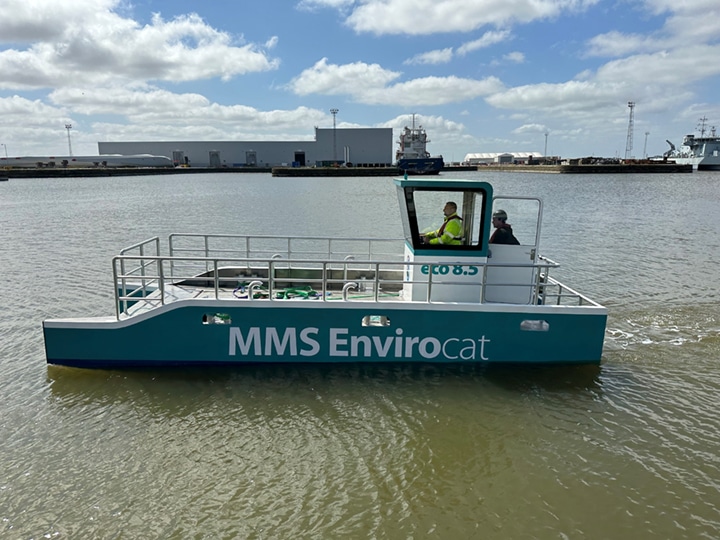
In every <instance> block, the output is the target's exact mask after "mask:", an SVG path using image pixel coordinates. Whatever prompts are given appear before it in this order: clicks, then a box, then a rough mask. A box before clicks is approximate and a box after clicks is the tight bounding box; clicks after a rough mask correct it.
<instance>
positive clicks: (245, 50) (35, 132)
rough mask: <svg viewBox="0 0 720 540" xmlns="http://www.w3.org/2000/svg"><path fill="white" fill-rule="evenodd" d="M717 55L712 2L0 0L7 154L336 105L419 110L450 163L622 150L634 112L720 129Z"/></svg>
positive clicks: (80, 147) (315, 121) (341, 121)
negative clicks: (482, 155)
mask: <svg viewBox="0 0 720 540" xmlns="http://www.w3.org/2000/svg"><path fill="white" fill-rule="evenodd" d="M719 59H720V1H718V0H692V1H690V0H358V1H354V0H233V1H231V2H215V1H207V2H196V1H195V2H191V1H189V0H172V1H170V0H134V1H129V0H128V1H126V0H2V2H0V155H3V153H7V154H8V155H9V156H31V155H32V156H43V155H68V154H69V153H70V149H72V153H73V154H74V155H76V156H78V155H97V154H98V145H97V143H98V142H100V141H172V140H178V141H180V140H184V141H232V140H237V141H261V140H262V141H274V140H278V141H279V140H312V139H313V138H314V129H315V127H320V128H332V126H333V115H332V113H331V112H330V111H331V110H332V109H337V111H338V112H337V113H336V116H335V118H334V120H335V122H336V126H337V128H353V127H392V128H393V130H394V137H393V139H394V140H396V139H397V137H398V136H399V133H400V130H401V129H402V128H403V127H404V126H409V125H411V124H412V118H413V114H414V115H415V121H416V124H418V125H422V126H423V127H424V128H425V129H426V130H427V132H428V136H429V139H430V141H431V142H430V143H429V144H428V151H429V152H430V153H431V154H433V155H437V154H442V155H443V156H444V158H445V161H452V162H458V161H462V160H463V158H464V157H465V155H466V154H468V153H475V152H535V153H537V154H545V153H547V155H557V156H562V157H565V158H572V157H584V156H602V157H621V158H622V157H625V155H626V153H627V150H628V148H627V147H628V142H629V136H628V135H629V132H630V130H629V126H630V116H631V111H632V113H633V117H634V122H633V124H634V128H633V130H632V132H631V133H632V149H631V150H630V152H629V153H628V155H629V156H632V157H636V158H640V157H644V156H645V155H650V156H653V155H659V154H662V153H663V152H665V151H666V150H668V149H669V145H668V144H667V142H666V140H667V139H669V140H670V141H671V142H673V143H674V144H675V145H676V146H679V145H680V143H681V142H682V138H683V136H684V135H686V134H691V133H695V134H699V132H698V131H697V129H698V126H699V124H701V119H702V118H706V119H707V120H706V127H707V128H710V127H712V126H715V125H717V126H718V128H719V130H720V91H719V90H720V60H719ZM628 102H633V103H635V106H634V107H633V108H632V109H631V108H630V107H629V106H628ZM66 125H70V126H71V128H70V129H67V128H66ZM68 136H69V137H68ZM68 139H69V140H68ZM394 151H395V148H394V147H393V148H392V153H393V155H394ZM3 157H4V155H3Z"/></svg>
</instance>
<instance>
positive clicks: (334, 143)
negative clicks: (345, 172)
mask: <svg viewBox="0 0 720 540" xmlns="http://www.w3.org/2000/svg"><path fill="white" fill-rule="evenodd" d="M339 112H340V111H339V110H338V109H330V113H331V114H332V115H333V165H334V164H335V162H337V136H336V133H335V117H336V116H337V113H339Z"/></svg>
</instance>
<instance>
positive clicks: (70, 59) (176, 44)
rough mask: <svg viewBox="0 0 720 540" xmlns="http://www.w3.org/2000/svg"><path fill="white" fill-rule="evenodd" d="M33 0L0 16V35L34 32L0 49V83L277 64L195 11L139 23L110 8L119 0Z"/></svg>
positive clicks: (177, 75) (231, 72)
mask: <svg viewBox="0 0 720 540" xmlns="http://www.w3.org/2000/svg"><path fill="white" fill-rule="evenodd" d="M10 1H11V2H15V1H16V0H10ZM38 2H39V3H41V4H42V3H45V2H43V1H42V0H38ZM38 2H35V3H28V2H19V3H18V6H16V7H17V8H18V11H19V16H18V17H7V16H3V17H0V35H2V36H11V37H10V38H8V37H6V38H5V39H6V40H8V39H10V40H11V41H12V42H13V43H19V42H20V40H18V39H15V38H14V37H12V36H16V35H23V36H29V38H25V40H27V39H32V40H33V43H32V45H30V46H29V47H28V48H27V49H21V48H14V49H7V50H5V51H2V52H0V73H2V74H3V76H2V79H0V88H6V89H23V88H25V89H27V88H51V87H63V86H67V85H74V84H76V81H77V80H78V79H82V80H83V81H85V82H86V83H87V84H88V85H91V84H101V85H103V84H108V83H110V82H113V81H115V82H117V81H124V80H146V81H147V80H167V81H188V80H197V79H207V78H213V77H220V78H222V79H224V80H228V79H230V78H232V77H234V76H236V75H241V74H244V73H249V72H257V71H267V70H272V69H276V68H277V66H278V61H277V60H274V59H272V58H270V57H269V56H268V55H267V53H266V51H265V46H262V45H255V44H244V45H238V44H236V43H235V42H236V41H237V38H235V37H233V36H231V35H230V34H227V33H226V32H221V31H218V30H215V29H213V28H211V27H210V26H208V25H207V24H206V23H205V22H204V21H203V20H202V19H201V18H200V17H199V16H198V15H195V14H190V15H185V16H180V17H176V18H174V19H173V20H170V21H166V20H163V19H162V18H161V17H160V16H159V15H157V14H156V15H154V16H153V19H152V23H151V24H147V25H145V26H140V25H139V24H138V23H136V22H135V21H133V20H130V19H126V18H123V17H121V16H120V15H118V14H117V13H115V12H113V11H110V9H111V8H113V7H115V6H116V4H117V2H110V1H107V0H106V1H105V2H102V1H101V2H91V1H84V2H83V1H79V2H77V3H72V7H69V6H68V4H70V3H69V2H60V3H59V4H58V6H59V7H58V9H60V10H61V11H60V13H56V12H55V7H54V6H55V3H53V4H52V5H53V7H52V8H50V7H47V9H40V10H38V9H37V8H38V6H37V5H35V4H37V3H38ZM25 4H28V5H30V4H32V5H33V8H34V9H33V12H35V10H37V11H39V12H41V13H53V17H52V18H51V19H48V18H47V17H45V16H43V15H40V16H39V17H38V20H33V19H32V17H31V16H30V15H31V14H30V13H28V10H27V7H26V6H25ZM77 8H80V9H77ZM83 8H84V10H83ZM7 9H8V8H7V6H5V7H4V12H7ZM276 42H277V38H271V39H270V40H269V41H268V42H267V47H268V48H270V47H274V46H275V44H276Z"/></svg>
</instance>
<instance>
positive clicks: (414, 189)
mask: <svg viewBox="0 0 720 540" xmlns="http://www.w3.org/2000/svg"><path fill="white" fill-rule="evenodd" d="M394 184H395V187H396V190H397V195H398V200H399V205H400V214H401V222H402V227H403V231H404V235H403V236H404V237H403V238H398V239H377V238H322V237H277V236H250V235H234V234H228V235H223V234H200V233H193V234H180V233H179V234H172V235H170V236H169V237H168V239H167V245H166V246H165V242H164V241H163V242H162V247H161V241H160V239H159V238H158V237H154V238H150V239H148V240H145V241H142V242H139V243H137V244H135V245H132V246H130V247H128V248H125V249H123V250H122V251H121V252H120V254H119V255H117V256H115V257H114V258H113V259H112V287H113V290H114V291H115V292H114V294H115V305H116V311H115V314H114V315H111V316H107V317H99V318H96V317H93V318H74V319H50V320H45V321H44V322H43V331H44V337H45V351H46V355H47V361H48V363H50V364H59V365H65V366H74V367H83V368H138V367H166V366H167V367H171V366H173V367H178V366H211V365H214V366H217V365H221V366H228V365H235V364H248V363H252V364H269V363H341V362H353V363H361V362H374V363H377V362H399V363H413V362H426V363H427V362H429V363H438V364H440V363H454V364H470V363H473V364H504V363H521V364H523V363H524V364H578V363H580V364H583V363H594V364H597V363H599V362H600V360H601V354H602V349H603V339H604V335H605V326H606V320H607V310H606V308H605V307H603V306H602V305H600V304H598V303H596V302H595V301H593V300H591V299H590V298H588V297H587V296H585V295H583V294H581V293H580V292H577V291H575V290H574V289H572V288H570V287H568V286H566V285H564V284H562V283H561V282H560V281H558V280H556V279H555V277H553V276H551V273H557V270H556V269H557V268H558V266H559V265H558V264H557V263H556V262H554V261H552V260H551V259H549V258H546V257H544V256H541V255H540V252H539V242H540V225H541V220H542V209H543V205H542V201H541V200H540V199H538V198H532V197H499V196H495V195H494V194H493V188H492V186H491V185H490V184H489V183H487V182H481V181H474V180H451V179H443V180H442V181H439V180H433V179H429V178H419V177H411V178H397V179H395V180H394ZM448 201H452V202H454V203H455V205H456V206H457V214H459V216H462V218H461V219H460V217H459V216H457V215H456V216H455V217H452V216H450V217H448V218H447V221H449V220H451V219H457V220H459V222H460V223H461V224H462V230H461V232H460V233H459V234H455V235H454V238H452V239H450V240H447V239H445V240H443V239H444V238H446V237H447V236H448V235H446V234H445V232H444V231H443V230H440V229H442V228H443V225H444V221H443V219H442V216H443V214H442V213H441V211H443V212H444V208H447V207H448V205H447V204H446V202H448ZM498 209H502V210H504V211H505V213H506V214H509V216H510V217H511V218H512V219H513V223H514V227H515V236H516V237H517V239H518V241H519V242H520V243H519V245H505V244H491V243H489V241H490V238H491V233H492V226H491V220H492V214H493V211H494V210H495V211H497V210H498ZM446 215H447V213H446ZM439 216H440V217H439ZM429 230H435V231H436V234H435V235H432V234H430V235H428V234H425V233H426V232H427V231H429ZM454 230H456V231H457V230H458V226H457V224H456V225H455V226H454ZM433 236H435V237H437V238H436V239H435V240H436V241H437V243H433V242H434V240H430V241H429V242H428V238H430V237H433ZM443 242H444V243H443Z"/></svg>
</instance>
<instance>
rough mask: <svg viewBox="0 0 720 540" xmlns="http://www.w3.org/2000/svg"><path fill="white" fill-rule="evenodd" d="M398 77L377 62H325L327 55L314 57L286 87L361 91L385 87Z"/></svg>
mask: <svg viewBox="0 0 720 540" xmlns="http://www.w3.org/2000/svg"><path fill="white" fill-rule="evenodd" d="M398 77H400V73H398V72H395V71H390V70H387V69H383V68H382V67H380V65H378V64H366V63H364V62H354V63H352V64H345V65H342V66H340V65H337V64H328V59H327V58H323V59H321V60H318V61H317V62H316V63H315V65H314V66H312V67H311V68H308V69H306V70H304V71H303V72H302V73H300V75H298V76H297V77H295V78H294V79H293V80H292V81H291V82H290V85H289V88H290V89H291V90H292V91H293V92H295V93H296V94H298V95H301V96H305V95H308V94H325V95H331V96H332V95H343V94H349V95H362V94H363V93H364V92H365V91H372V90H373V89H376V88H382V87H385V85H387V84H388V83H389V82H391V81H393V80H395V79H397V78H398Z"/></svg>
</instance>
